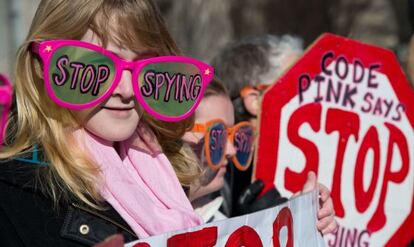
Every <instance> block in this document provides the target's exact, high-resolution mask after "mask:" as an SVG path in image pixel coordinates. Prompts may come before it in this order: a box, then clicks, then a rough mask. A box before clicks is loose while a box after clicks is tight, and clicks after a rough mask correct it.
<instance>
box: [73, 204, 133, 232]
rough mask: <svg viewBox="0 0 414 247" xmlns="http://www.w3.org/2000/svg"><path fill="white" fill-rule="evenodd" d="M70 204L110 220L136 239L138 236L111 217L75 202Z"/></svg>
mask: <svg viewBox="0 0 414 247" xmlns="http://www.w3.org/2000/svg"><path fill="white" fill-rule="evenodd" d="M72 206H74V207H75V208H78V209H80V210H83V211H86V212H88V213H90V214H93V215H95V216H97V217H99V218H101V219H103V220H106V221H108V222H110V223H112V224H114V225H115V226H117V227H119V228H121V229H122V230H124V231H126V232H128V233H129V234H131V235H132V236H134V237H136V238H137V239H139V238H138V236H137V235H136V234H135V233H133V232H131V231H130V230H129V229H128V228H126V227H125V226H123V225H122V224H120V223H118V222H116V221H114V220H112V219H111V218H109V217H106V216H105V215H102V214H99V213H97V212H95V211H92V210H90V209H88V208H85V207H82V206H80V205H78V204H76V203H72Z"/></svg>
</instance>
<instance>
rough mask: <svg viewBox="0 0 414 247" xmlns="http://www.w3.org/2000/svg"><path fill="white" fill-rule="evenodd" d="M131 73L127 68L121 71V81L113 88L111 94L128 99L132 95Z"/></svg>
mask: <svg viewBox="0 0 414 247" xmlns="http://www.w3.org/2000/svg"><path fill="white" fill-rule="evenodd" d="M131 79H132V74H131V72H130V71H128V70H124V71H122V75H121V81H120V82H119V84H118V86H117V87H116V88H115V90H114V92H113V94H118V95H120V96H121V97H122V98H123V99H129V98H131V97H133V96H134V90H133V88H132V82H131Z"/></svg>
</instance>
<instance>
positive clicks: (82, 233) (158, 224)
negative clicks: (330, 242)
mask: <svg viewBox="0 0 414 247" xmlns="http://www.w3.org/2000/svg"><path fill="white" fill-rule="evenodd" d="M179 54H180V51H179V50H178V48H177V46H176V44H175V42H174V41H173V39H172V38H171V36H170V34H169V33H168V31H167V29H166V26H165V23H164V21H163V19H162V17H161V15H160V12H159V10H158V8H157V7H156V5H155V4H154V3H153V1H152V0H43V1H41V2H40V4H39V7H38V9H37V11H36V14H35V17H34V19H33V22H32V25H31V27H30V31H29V33H28V35H27V38H26V40H25V42H24V43H23V44H22V45H21V47H20V49H19V51H18V57H17V59H16V61H17V66H16V75H15V83H14V85H15V102H14V110H13V113H12V114H11V119H10V121H9V124H8V126H9V128H8V133H7V137H6V141H5V145H4V146H3V147H2V149H1V151H0V158H1V159H2V163H1V164H0V198H1V200H0V222H1V224H0V246H2V247H8V246H13V247H18V246H42V247H46V246H67V247H74V246H91V245H94V244H96V243H99V242H101V241H103V240H104V239H107V238H108V237H109V236H111V235H113V234H116V233H120V234H122V236H123V237H124V238H125V240H126V242H129V241H132V240H135V239H137V238H145V237H148V236H152V235H158V234H162V233H164V232H168V231H173V230H179V229H184V228H188V227H193V226H197V225H199V224H201V223H202V219H201V218H200V217H199V216H198V215H197V214H196V213H195V212H194V210H193V208H192V206H191V204H190V202H189V200H188V198H187V197H186V195H185V193H184V191H183V188H182V187H183V186H189V185H190V184H191V183H192V182H193V181H194V179H195V178H197V177H198V174H199V172H200V170H199V166H198V164H197V163H196V162H195V160H192V159H191V158H190V157H192V156H193V152H192V151H191V149H190V148H185V146H183V145H182V141H181V137H182V135H183V134H184V132H185V130H186V129H188V128H189V127H190V126H192V124H193V121H194V119H193V118H192V117H189V118H186V117H187V116H191V114H192V111H194V109H195V108H194V107H192V106H195V105H196V102H197V101H199V100H200V97H202V94H201V92H202V90H204V88H205V86H206V85H207V84H208V83H209V81H210V80H211V79H212V77H213V69H212V68H211V66H209V65H207V64H205V63H203V62H201V61H197V60H194V59H192V58H188V57H182V56H177V55H179ZM165 65H167V66H165ZM167 72H168V73H169V75H171V76H174V77H175V76H176V75H188V73H192V74H191V76H194V78H197V81H198V82H200V83H199V85H197V87H193V88H194V89H195V90H194V91H192V92H191V97H186V98H185V99H182V98H179V99H175V98H174V97H170V95H169V94H168V93H167V92H169V91H167V90H165V88H163V89H162V90H160V91H156V90H154V87H153V85H154V84H153V83H154V77H157V78H159V76H164V75H165V74H166V73H167ZM188 76H189V75H188ZM170 80H171V79H170ZM176 88H178V87H176ZM157 89H158V88H157ZM160 94H163V95H161V96H160ZM164 94H165V95H164ZM181 102H183V104H181ZM158 119H161V120H171V121H175V122H165V121H160V120H158ZM35 149H36V150H39V152H41V155H39V156H40V157H42V158H41V161H42V162H36V163H31V162H26V161H27V160H30V159H26V161H25V158H27V156H30V153H32V151H33V150H35ZM36 154H37V151H36ZM33 156H34V155H33ZM32 160H35V159H32ZM115 240H116V242H119V238H118V237H117V239H115ZM121 240H122V239H121Z"/></svg>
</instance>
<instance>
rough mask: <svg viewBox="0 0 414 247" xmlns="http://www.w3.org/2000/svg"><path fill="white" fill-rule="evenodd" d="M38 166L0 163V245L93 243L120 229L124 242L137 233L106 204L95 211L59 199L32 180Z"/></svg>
mask: <svg viewBox="0 0 414 247" xmlns="http://www.w3.org/2000/svg"><path fill="white" fill-rule="evenodd" d="M39 169H48V167H47V166H42V165H40V164H36V163H33V162H30V160H27V161H24V160H20V161H18V160H12V161H8V162H6V163H4V162H3V163H0V246H2V247H9V246H12V247H20V246H30V247H36V246H39V247H48V246H53V247H56V246H68V247H72V246H73V247H75V246H92V245H94V244H96V243H98V242H101V241H103V240H104V239H105V238H107V237H109V236H111V235H113V234H116V233H121V234H123V236H124V238H125V242H129V241H132V240H136V239H137V237H136V235H135V234H134V233H133V231H132V230H131V228H130V227H129V226H128V224H127V223H125V221H124V220H123V219H122V218H121V216H120V215H119V214H118V213H117V212H116V211H115V210H114V209H113V208H112V207H111V206H110V205H109V204H107V205H105V208H107V210H105V211H98V210H96V209H93V208H91V207H88V206H86V205H84V204H82V203H80V202H79V201H76V200H72V201H70V202H62V203H59V205H58V206H54V203H53V200H51V198H49V197H47V196H46V195H45V194H44V193H42V192H41V191H40V189H39V188H38V187H37V186H36V183H35V174H36V173H37V172H38V171H39Z"/></svg>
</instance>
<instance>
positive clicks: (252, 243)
mask: <svg viewBox="0 0 414 247" xmlns="http://www.w3.org/2000/svg"><path fill="white" fill-rule="evenodd" d="M225 246H226V247H241V246H244V247H263V244H262V240H260V236H259V234H257V232H256V231H255V230H254V229H253V228H251V227H250V226H242V227H240V228H239V229H237V230H236V231H234V232H233V233H232V234H231V235H230V237H229V239H228V240H227V243H226V245H225Z"/></svg>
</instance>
